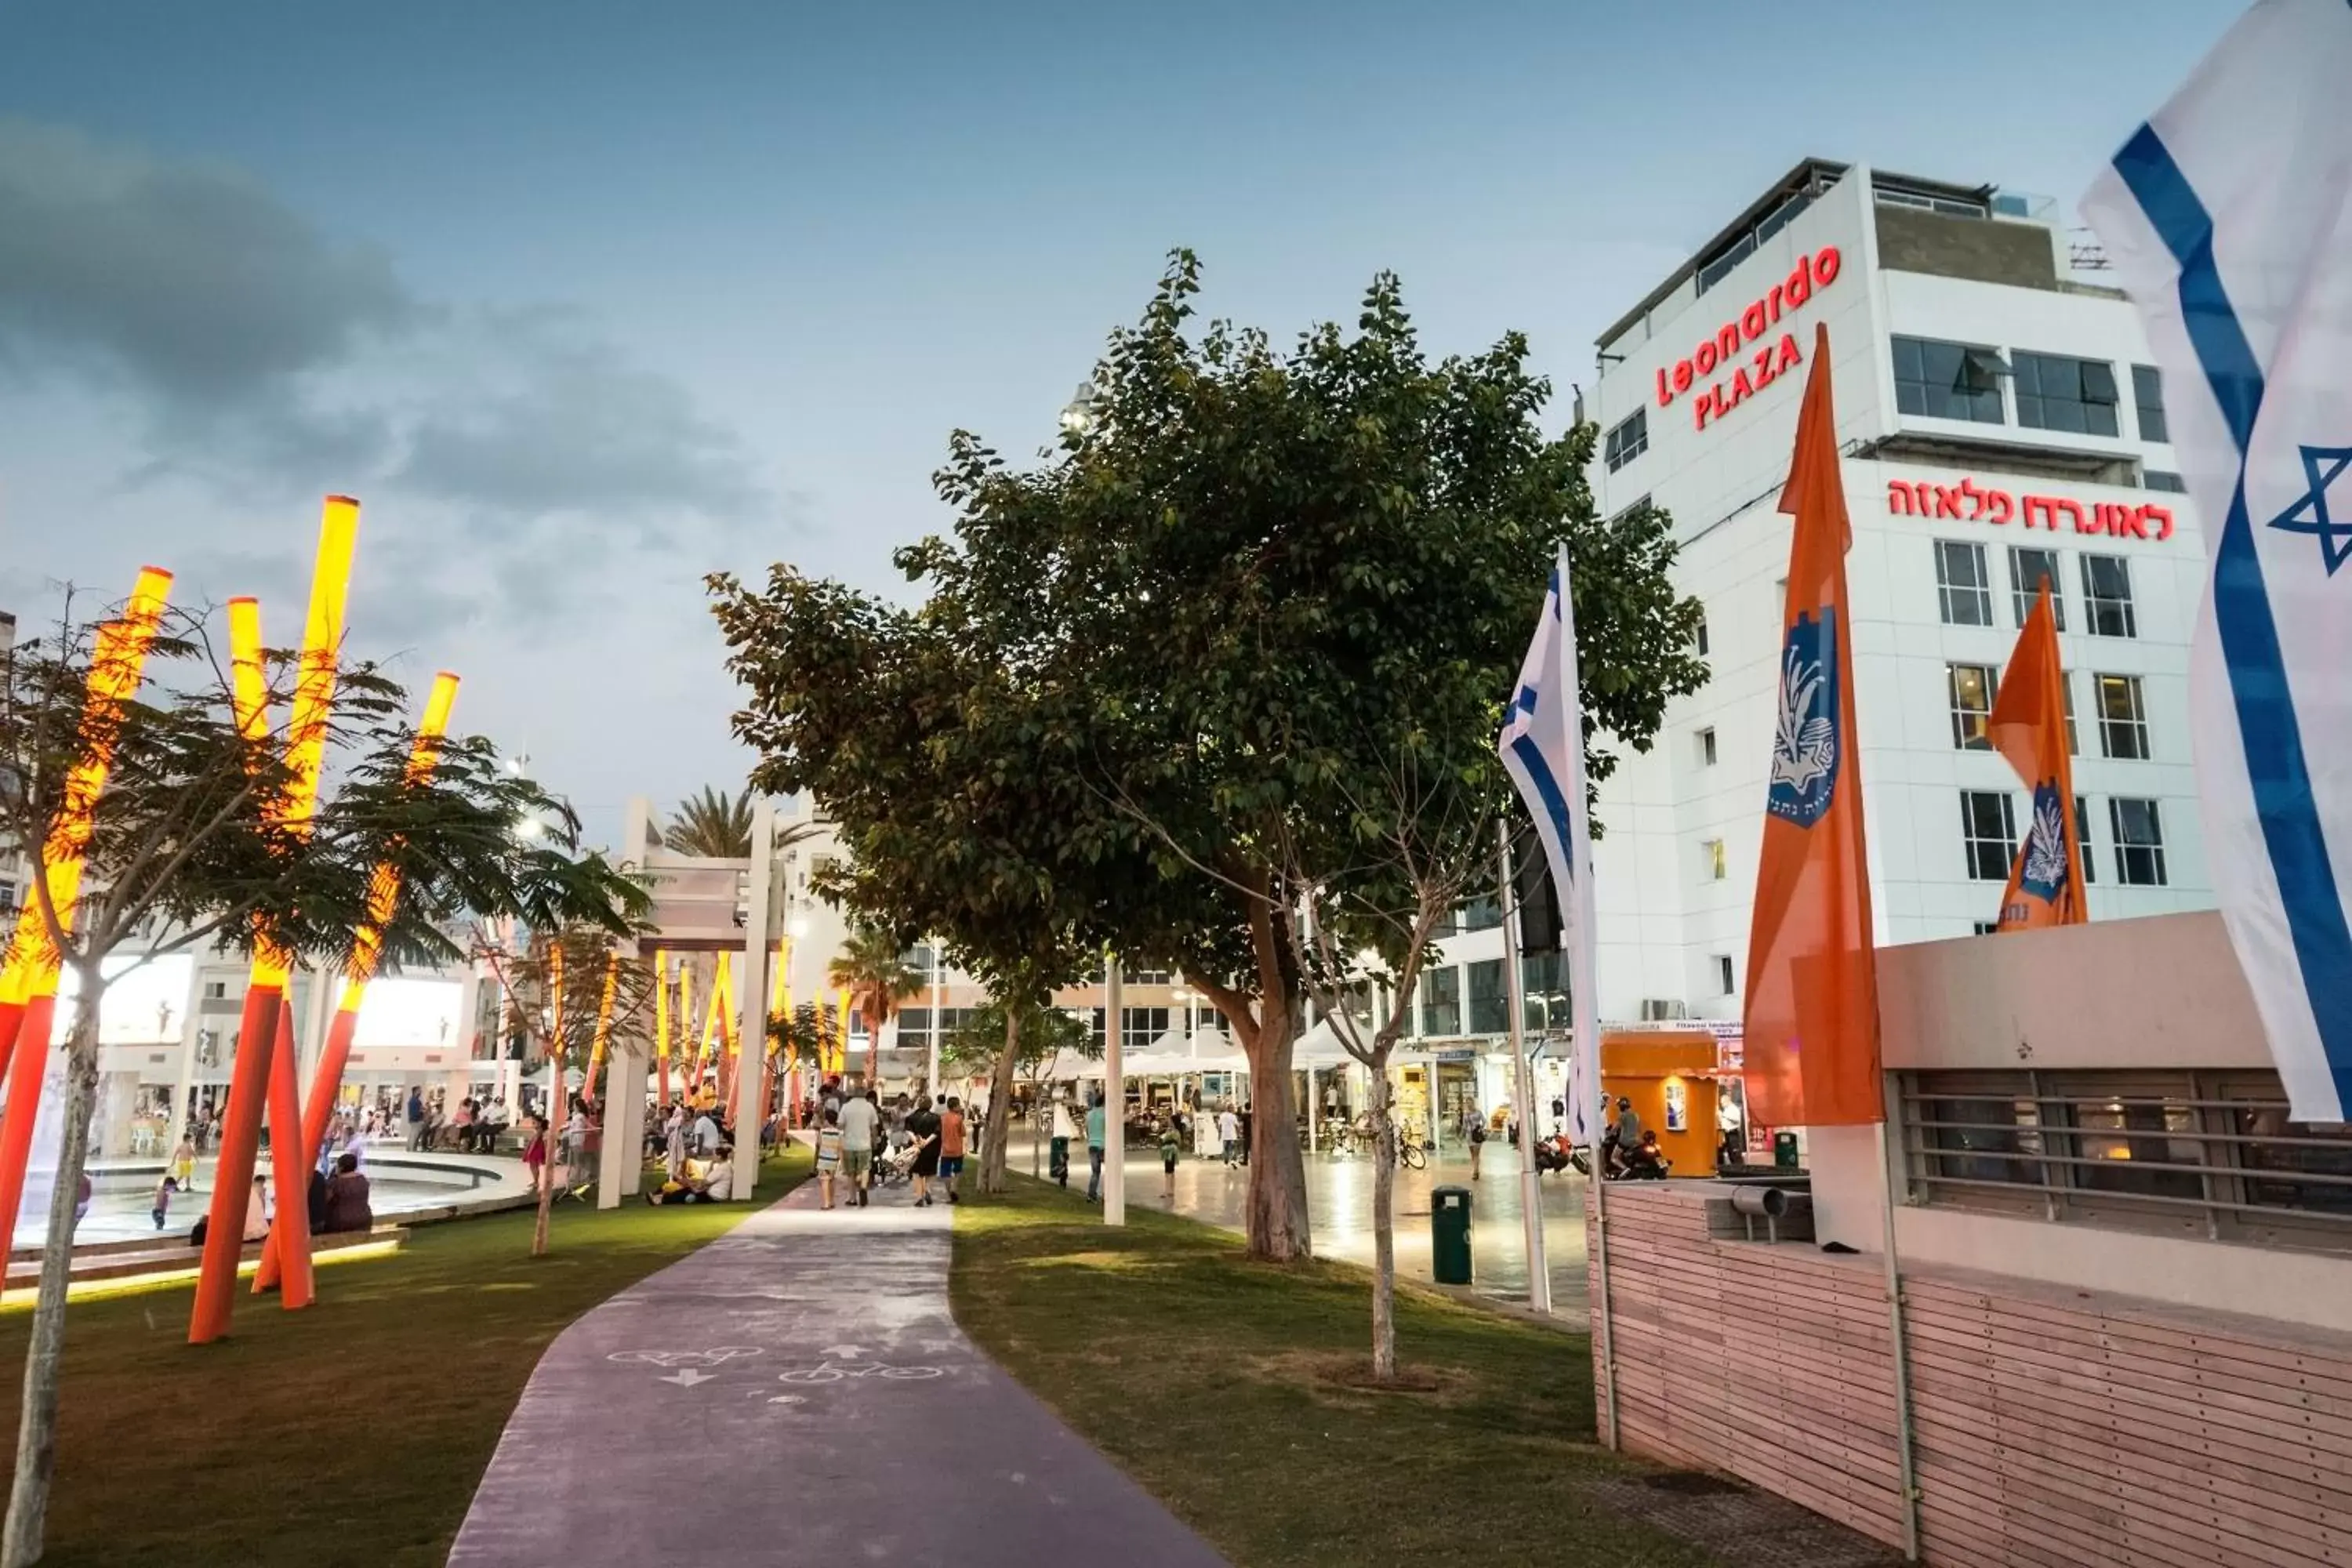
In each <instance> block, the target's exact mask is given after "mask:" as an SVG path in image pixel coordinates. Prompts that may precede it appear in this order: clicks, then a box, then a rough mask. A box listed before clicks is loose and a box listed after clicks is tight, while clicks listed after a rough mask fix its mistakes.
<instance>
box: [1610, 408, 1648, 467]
mask: <svg viewBox="0 0 2352 1568" xmlns="http://www.w3.org/2000/svg"><path fill="white" fill-rule="evenodd" d="M1649 449H1650V411H1649V410H1648V409H1646V408H1636V409H1635V410H1633V413H1631V414H1629V415H1627V416H1625V417H1624V418H1622V419H1621V420H1619V421H1618V422H1617V424H1616V425H1615V426H1614V427H1613V428H1612V429H1611V430H1610V432H1609V436H1608V439H1607V441H1606V442H1605V443H1604V444H1603V447H1602V454H1601V455H1602V456H1603V458H1606V459H1607V461H1608V464H1609V471H1610V472H1611V473H1612V474H1613V473H1615V472H1616V471H1617V470H1618V469H1620V468H1623V467H1624V466H1625V465H1626V464H1628V463H1630V462H1632V461H1633V459H1634V458H1638V457H1640V456H1641V455H1642V454H1643V453H1644V452H1646V451H1648V450H1649Z"/></svg>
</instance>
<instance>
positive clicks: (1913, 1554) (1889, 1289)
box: [1878, 1117, 1919, 1563]
mask: <svg viewBox="0 0 2352 1568" xmlns="http://www.w3.org/2000/svg"><path fill="white" fill-rule="evenodd" d="M1886 1143H1887V1140H1886V1119H1885V1117H1881V1118H1879V1121H1878V1179H1879V1183H1880V1184H1881V1186H1882V1188H1883V1191H1884V1195H1885V1200H1886V1201H1885V1204H1884V1205H1882V1212H1883V1213H1884V1214H1885V1218H1886V1233H1885V1238H1884V1247H1885V1255H1886V1312H1887V1327H1888V1329H1889V1331H1890V1332H1891V1333H1892V1335H1893V1340H1892V1344H1891V1347H1890V1348H1891V1349H1892V1352H1893V1354H1894V1361H1895V1459H1896V1462H1897V1464H1898V1466H1899V1468H1900V1473H1901V1477H1902V1481H1903V1560H1904V1561H1905V1562H1906V1563H1916V1562H1917V1561H1919V1476H1918V1460H1917V1458H1916V1456H1915V1455H1914V1453H1913V1441H1912V1431H1911V1347H1910V1334H1909V1331H1908V1330H1907V1328H1906V1325H1905V1323H1904V1320H1903V1268H1902V1265H1901V1264H1900V1263H1899V1262H1897V1261H1896V1259H1895V1163H1894V1161H1893V1160H1891V1159H1890V1158H1889V1157H1888V1155H1887V1152H1886Z"/></svg>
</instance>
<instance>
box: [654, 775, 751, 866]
mask: <svg viewBox="0 0 2352 1568" xmlns="http://www.w3.org/2000/svg"><path fill="white" fill-rule="evenodd" d="M662 843H663V845H664V846H665V847H667V848H671V849H675V850H677V852H678V853H679V854H681V855H709V856H711V857H713V858H719V859H733V860H740V859H742V858H744V857H745V856H747V855H749V854H751V791H750V790H748V789H746V790H744V791H743V792H742V793H741V794H740V795H733V796H729V795H722V794H720V793H719V791H718V790H717V789H715V788H713V787H712V786H711V785H709V784H705V785H703V786H702V793H701V794H700V795H688V797H687V798H686V799H685V800H684V801H682V802H680V803H679V805H678V807H677V810H676V811H673V812H671V813H670V816H669V826H668V827H667V828H666V829H665V830H664V831H663V833H662Z"/></svg>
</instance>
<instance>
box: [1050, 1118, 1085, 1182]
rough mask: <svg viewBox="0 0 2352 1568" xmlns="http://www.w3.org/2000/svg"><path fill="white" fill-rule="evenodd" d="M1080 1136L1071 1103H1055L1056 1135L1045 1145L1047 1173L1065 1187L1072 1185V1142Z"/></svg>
mask: <svg viewBox="0 0 2352 1568" xmlns="http://www.w3.org/2000/svg"><path fill="white" fill-rule="evenodd" d="M1077 1135H1078V1124H1077V1121H1076V1118H1074V1117H1073V1116H1071V1114H1070V1102H1069V1101H1068V1100H1055V1101H1054V1135H1053V1137H1052V1138H1050V1139H1049V1140H1047V1142H1046V1144H1045V1162H1046V1163H1045V1173H1046V1174H1047V1175H1049V1176H1051V1177H1052V1178H1053V1179H1054V1180H1055V1181H1057V1182H1059V1183H1061V1184H1062V1185H1064V1186H1065V1187H1066V1186H1068V1185H1069V1184H1070V1141H1071V1140H1072V1139H1074V1138H1076V1136H1077Z"/></svg>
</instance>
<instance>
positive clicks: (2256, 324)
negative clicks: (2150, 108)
mask: <svg viewBox="0 0 2352 1568" xmlns="http://www.w3.org/2000/svg"><path fill="white" fill-rule="evenodd" d="M2347 83H2352V5H2347V4H2346V0H2260V3H2259V4H2257V5H2254V7H2253V8H2252V10H2251V11H2250V12H2248V13H2247V15H2246V16H2244V17H2243V18H2242V19H2241V20H2240V21H2239V23H2238V24H2237V26H2234V27H2232V28H2231V30H2230V32H2229V34H2228V35H2227V36H2226V37H2223V38H2222V40H2221V43H2220V44H2219V45H2218V46H2217V47H2215V48H2214V50H2213V52H2212V53H2211V54H2210V55H2209V56H2208V57H2207V58H2206V59H2205V61H2204V63H2203V64H2201V65H2200V66H2199V67H2198V68H2197V71H2196V73H2195V74H2194V75H2193V76H2191V77H2190V78H2189V81H2188V83H2187V85H2186V86H2184V87H2183V88H2182V89H2180V91H2179V93H2178V94H2177V95H2175V96H2174V98H2173V99H2172V100H2171V101H2170V102H2169V103H2167V104H2166V105H2165V106H2164V107H2163V108H2162V109H2160V110H2158V111H2157V113H2156V115H2155V117H2154V118H2153V119H2152V120H2150V121H2148V123H2147V124H2146V125H2143V126H2141V127H2140V128H2139V130H2138V131H2137V132H2135V133H2134V134H2133V135H2132V137H2131V138H2130V140H2129V141H2127V142H2126V143H2125V145H2124V149H2123V151H2122V152H2120V153H2117V154H2116V159H2115V163H2114V164H2113V165H2112V166H2111V167H2110V168H2108V169H2107V170H2106V171H2105V172H2104V173H2103V174H2101V175H2100V177H2099V179H2098V181H2097V182H2096V183H2095V184H2094V185H2093V187H2092V189H2091V192H2090V194H2089V195H2088V196H2086V197H2085V198H2084V204H2083V210H2084V216H2086V217H2087V218H2088V219H2089V220H2090V222H2091V224H2092V226H2094V227H2095V229H2096V230H2097V232H2098V235H2099V237H2100V240H2101V241H2102V242H2103V244H2104V245H2105V248H2106V250H2107V252H2108V254H2109V256H2110V257H2111V258H2113V260H2114V263H2115V266H2116V271H2117V272H2118V274H2119V275H2120V278H2121V280H2122V282H2123V284H2124V286H2125V287H2126V289H2128V290H2129V291H2130V293H2131V296H2132V299H2133V300H2134V302H2135V303H2136V304H2137V306H2138V307H2139V310H2140V312H2141V314H2142V315H2143V316H2144V317H2145V318H2146V321H2147V331H2148V337H2149V340H2150V342H2151V343H2152V345H2153V346H2154V348H2155V351H2156V355H2157V359H2158V362H2159V363H2160V364H2161V365H2162V367H2163V371H2164V379H2165V389H2166V399H2165V401H2166V404H2167V405H2168V409H2169V411H2170V419H2171V435H2172V441H2173V444H2174V446H2175V447H2178V448H2179V454H2180V459H2181V468H2182V469H2183V471H2184V474H2185V476H2186V478H2187V479H2188V483H2189V493H2190V494H2191V495H2192V496H2193V497H2194V498H2195V499H2196V501H2197V505H2198V509H2199V512H2200V516H2201V517H2202V518H2203V519H2204V521H2205V538H2206V547H2207V552H2208V556H2209V560H2208V568H2209V577H2208V584H2207V594H2206V596H2205V601H2204V605H2203V607H2202V609H2201V610H2200V614H2199V616H2198V622H2197V633H2196V641H2195V646H2194V650H2193V653H2192V656H2191V658H2192V662H2191V666H2190V676H2189V704H2190V712H2191V717H2192V721H2193V724H2194V727H2195V743H2196V755H2197V780H2198V790H2199V794H2200V796H2201V797H2202V798H2201V804H2202V807H2203V816H2204V823H2205V843H2206V858H2207V861H2208V864H2209V866H2210V870H2211V873H2212V877H2213V885H2214V889H2215V890H2216V892H2217V894H2218V895H2219V897H2220V900H2221V912H2222V915H2223V917H2224V918H2225V919H2226V921H2228V924H2229V930H2230V937H2231V942H2232V944H2233V945H2234V946H2235V947H2236V949H2237V953H2238V960H2239V963H2241V965H2242V967H2243V968H2244V970H2245V973H2246V979H2247V982H2248V983H2249V984H2251V986H2252V989H2253V994H2254V1000H2255V1003H2256V1005H2258V1007H2259V1008H2260V1009H2261V1013H2262V1018H2263V1026H2264V1028H2265V1029H2266V1030H2267V1032H2268V1034H2269V1036H2270V1046H2271V1054H2272V1056H2273V1058H2274V1059H2275V1060H2276V1061H2277V1063H2278V1070H2279V1076H2280V1078H2281V1079H2284V1082H2285V1085H2286V1091H2287V1098H2288V1100H2290V1101H2291V1102H2292V1104H2293V1107H2294V1110H2293V1114H2294V1117H2295V1119H2296V1120H2298V1121H2342V1120H2344V1112H2345V1106H2346V1103H2347V1100H2352V922H2347V915H2346V908H2345V900H2344V890H2345V889H2347V887H2352V571H2347V570H2345V567H2346V565H2347V562H2352V480H2347V479H2344V476H2345V474H2346V470H2347V468H2352V206H2347V197H2352V92H2347ZM2339 480H2341V481H2343V482H2339ZM2337 506H2342V507H2343V508H2344V509H2345V512H2344V521H2342V522H2337V521H2336V518H2335V512H2334V509H2335V508H2336V507H2337Z"/></svg>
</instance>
